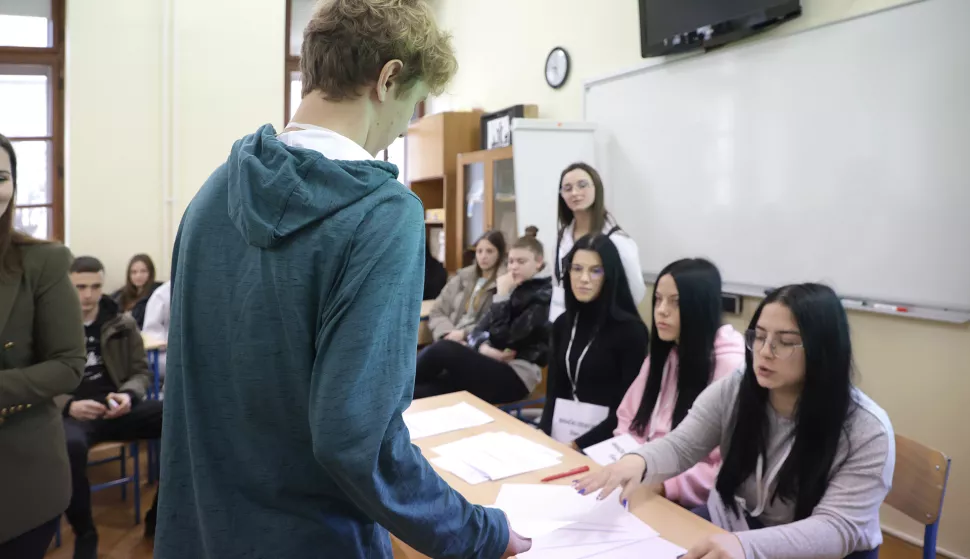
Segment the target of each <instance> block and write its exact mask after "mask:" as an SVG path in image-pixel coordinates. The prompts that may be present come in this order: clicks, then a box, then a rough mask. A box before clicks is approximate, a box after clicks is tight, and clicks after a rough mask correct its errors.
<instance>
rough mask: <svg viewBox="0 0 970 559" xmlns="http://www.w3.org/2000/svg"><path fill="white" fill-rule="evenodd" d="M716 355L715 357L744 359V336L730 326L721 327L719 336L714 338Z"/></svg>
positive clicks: (718, 330)
mask: <svg viewBox="0 0 970 559" xmlns="http://www.w3.org/2000/svg"><path fill="white" fill-rule="evenodd" d="M714 355H715V357H721V356H725V355H740V356H741V357H742V359H743V358H744V336H742V335H741V333H740V332H738V331H737V330H735V329H734V326H731V325H730V324H725V325H724V326H721V327H720V328H718V329H717V334H716V335H715V336H714Z"/></svg>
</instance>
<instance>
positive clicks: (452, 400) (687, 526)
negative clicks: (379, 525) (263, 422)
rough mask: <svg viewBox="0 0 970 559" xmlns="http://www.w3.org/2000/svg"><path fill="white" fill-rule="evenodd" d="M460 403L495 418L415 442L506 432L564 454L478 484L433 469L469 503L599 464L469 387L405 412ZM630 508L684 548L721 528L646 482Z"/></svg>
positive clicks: (399, 550) (404, 554) (408, 554)
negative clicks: (507, 486) (546, 464)
mask: <svg viewBox="0 0 970 559" xmlns="http://www.w3.org/2000/svg"><path fill="white" fill-rule="evenodd" d="M459 402H467V403H469V404H471V405H473V406H475V407H476V408H478V409H480V410H482V411H484V412H485V413H487V414H489V415H490V416H492V417H493V418H494V419H495V421H494V422H492V423H489V424H488V425H482V426H481V427H473V428H471V429H464V430H461V431H453V432H451V433H445V434H442V435H437V436H434V437H427V438H424V439H419V440H417V441H415V442H414V444H415V445H416V446H417V447H418V448H420V449H421V451H422V452H428V451H429V450H430V449H431V448H433V447H436V446H439V445H442V444H445V443H449V442H452V441H456V440H458V439H463V438H466V437H470V436H472V435H478V434H480V433H487V432H489V431H505V432H507V433H512V434H514V435H520V436H522V437H525V438H528V439H530V440H532V441H534V442H538V443H540V444H543V445H545V446H548V447H550V448H554V449H556V450H557V451H558V452H561V453H562V454H563V460H562V463H561V464H560V465H558V466H556V467H554V468H548V469H546V470H539V471H537V472H532V473H528V474H522V475H520V476H515V477H511V478H508V479H504V480H502V481H492V482H485V483H482V484H479V485H468V484H467V483H465V482H464V481H462V480H461V479H459V478H458V477H457V476H455V475H453V474H450V473H448V472H446V471H443V470H438V469H437V468H436V470H437V471H438V474H439V475H441V477H442V479H444V480H445V481H446V482H447V483H448V485H450V486H452V487H453V488H455V489H456V490H457V491H458V492H459V493H461V494H462V495H463V496H464V497H465V498H466V499H468V500H469V501H471V502H473V503H476V504H479V505H491V504H493V503H494V502H495V498H496V497H497V496H498V492H499V488H500V487H501V486H502V484H503V483H539V480H541V479H542V478H544V477H546V476H548V475H551V474H555V473H559V472H564V471H567V470H571V469H573V468H576V467H579V466H589V467H590V469H591V471H593V470H597V469H600V466H598V465H597V464H596V463H595V462H593V461H592V460H591V459H589V458H587V457H586V456H585V455H583V454H581V453H579V452H576V451H575V450H572V449H571V448H569V447H568V446H566V445H563V444H561V443H558V442H556V441H554V440H553V439H552V438H550V437H547V436H546V435H545V434H544V433H543V432H542V431H539V430H537V429H533V428H532V427H530V426H528V425H526V424H525V423H523V422H521V421H519V420H517V419H515V418H514V417H512V416H510V415H509V414H507V413H505V412H502V411H501V410H499V409H498V408H495V407H493V406H491V405H489V404H487V403H486V402H484V401H483V400H480V399H478V398H476V397H475V396H473V395H471V394H469V393H467V392H458V393H455V394H446V395H444V396H435V397H433V398H425V399H422V400H417V401H415V402H414V403H413V404H412V405H411V407H410V408H409V410H408V411H425V410H430V409H434V408H440V407H444V406H450V405H454V404H457V403H459ZM430 455H431V456H434V452H433V451H431V452H430ZM571 482H572V479H571V478H566V479H562V480H559V481H556V482H553V483H559V484H563V485H568V484H570V483H571ZM630 512H632V513H633V514H635V515H636V516H637V517H638V518H640V520H642V521H644V522H645V523H647V524H649V525H650V526H651V527H652V528H653V529H654V530H656V531H658V532H660V535H661V536H662V537H664V538H666V539H668V540H670V541H672V542H674V543H675V544H677V545H679V546H681V547H684V548H689V547H690V546H691V545H693V544H694V543H695V542H696V541H697V540H699V539H701V538H703V537H705V536H709V535H713V534H718V533H722V532H723V531H722V530H721V529H720V528H718V527H716V526H714V525H713V524H711V523H709V522H707V521H705V520H702V519H701V518H699V517H697V516H694V515H693V514H691V513H690V512H689V511H687V510H686V509H684V508H681V507H680V506H679V505H676V504H674V503H672V502H670V501H668V500H666V499H664V498H663V497H660V496H657V495H654V494H652V493H650V492H649V491H647V489H646V487H643V488H641V489H640V490H639V491H637V492H636V494H634V496H633V497H632V498H631V499H630ZM391 542H392V544H393V546H394V557H395V559H419V558H424V557H425V556H424V555H422V554H420V553H418V552H416V551H414V550H413V549H411V548H410V547H408V546H407V545H406V544H404V543H403V542H401V541H400V540H398V539H397V538H395V537H393V536H392V537H391Z"/></svg>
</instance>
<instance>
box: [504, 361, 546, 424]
mask: <svg viewBox="0 0 970 559" xmlns="http://www.w3.org/2000/svg"><path fill="white" fill-rule="evenodd" d="M548 375H549V369H548V368H547V367H543V368H542V380H541V381H539V384H538V385H536V387H535V388H534V389H533V390H532V394H529V396H528V397H526V399H525V400H522V401H520V402H513V403H511V404H504V405H501V406H499V407H498V409H500V410H502V411H504V412H505V413H507V414H509V415H511V416H513V417H515V418H516V419H518V420H519V421H522V422H525V423H528V424H530V425H538V424H539V420H538V418H536V419H527V418H526V417H525V415H524V413H523V412H524V411H525V410H526V409H529V408H539V410H540V413H541V410H542V408H543V407H545V405H546V380H547V377H548Z"/></svg>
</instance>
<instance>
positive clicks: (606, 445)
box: [583, 434, 640, 466]
mask: <svg viewBox="0 0 970 559" xmlns="http://www.w3.org/2000/svg"><path fill="white" fill-rule="evenodd" d="M638 448H640V443H638V442H637V440H636V439H634V438H633V436H632V435H630V434H626V435H620V436H619V437H613V438H612V439H609V440H606V441H603V442H601V443H597V444H594V445H593V446H591V447H588V448H584V449H583V453H584V454H586V456H589V457H590V458H592V459H593V461H594V462H596V463H597V464H599V465H600V466H609V465H610V464H612V463H614V462H616V461H617V460H619V459H620V458H622V457H623V456H624V455H625V454H629V453H631V452H633V451H634V450H636V449H638Z"/></svg>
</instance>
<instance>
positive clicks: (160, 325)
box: [141, 281, 172, 379]
mask: <svg viewBox="0 0 970 559" xmlns="http://www.w3.org/2000/svg"><path fill="white" fill-rule="evenodd" d="M171 299H172V283H171V282H168V281H167V282H165V283H163V284H162V285H161V286H159V288H158V289H156V290H155V292H154V293H152V296H151V297H149V298H148V305H147V306H146V307H145V324H144V326H142V329H141V331H142V333H143V334H145V335H146V336H147V337H149V338H151V339H153V340H158V341H161V342H166V343H167V342H168V318H169V312H170V311H169V305H170V303H171ZM158 376H159V378H162V379H164V378H165V350H164V349H162V350H160V351H159V352H158Z"/></svg>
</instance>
